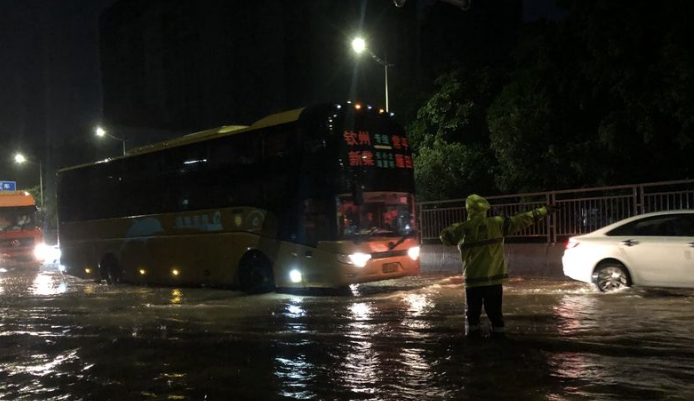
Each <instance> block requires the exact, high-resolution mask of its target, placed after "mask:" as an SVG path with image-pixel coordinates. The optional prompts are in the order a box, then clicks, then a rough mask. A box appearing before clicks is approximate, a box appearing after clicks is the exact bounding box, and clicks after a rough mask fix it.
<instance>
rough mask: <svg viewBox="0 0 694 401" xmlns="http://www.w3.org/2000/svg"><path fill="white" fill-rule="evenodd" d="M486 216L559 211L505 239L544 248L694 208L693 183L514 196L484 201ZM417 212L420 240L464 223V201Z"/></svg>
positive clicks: (422, 204)
mask: <svg viewBox="0 0 694 401" xmlns="http://www.w3.org/2000/svg"><path fill="white" fill-rule="evenodd" d="M486 199H487V200H488V201H489V203H490V204H491V206H492V208H491V210H490V211H489V213H488V215H490V216H512V215H514V214H517V213H521V212H525V211H529V210H531V209H534V208H537V207H541V206H543V205H547V204H553V205H557V206H560V207H561V209H560V210H559V211H558V212H556V213H555V214H553V215H551V216H549V217H548V218H547V219H545V222H544V224H537V225H534V226H531V227H529V228H528V229H526V230H524V231H522V232H518V233H515V234H513V235H510V236H509V237H517V238H544V239H546V241H547V242H548V243H554V242H557V240H558V239H559V240H561V239H563V238H566V237H569V236H573V235H580V234H585V233H589V232H591V231H595V230H597V229H599V228H601V227H604V226H606V225H608V224H611V223H614V222H616V221H619V220H622V219H625V218H627V217H630V216H635V215H638V214H642V213H648V212H655V211H662V210H678V209H694V180H680V181H666V182H655V183H647V184H636V185H619V186H611V187H595V188H580V189H570V190H562V191H550V192H535V193H525V194H517V195H502V196H489V197H486ZM417 212H418V216H419V221H420V224H421V227H422V238H423V239H436V238H438V237H439V233H440V232H441V230H443V229H444V228H445V227H447V226H448V225H450V224H453V223H456V222H461V221H465V219H466V218H467V213H466V212H465V199H452V200H445V201H433V202H420V203H418V204H417Z"/></svg>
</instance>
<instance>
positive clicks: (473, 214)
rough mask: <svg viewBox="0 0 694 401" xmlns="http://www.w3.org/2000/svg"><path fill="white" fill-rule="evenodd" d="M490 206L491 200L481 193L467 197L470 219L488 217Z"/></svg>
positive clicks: (466, 203) (466, 204) (466, 202)
mask: <svg viewBox="0 0 694 401" xmlns="http://www.w3.org/2000/svg"><path fill="white" fill-rule="evenodd" d="M489 208H490V206H489V202H487V200H486V199H484V198H483V197H481V196H479V195H475V194H472V195H470V196H468V197H467V199H465V209H466V210H467V219H468V220H472V219H475V218H481V217H486V216H487V210H489Z"/></svg>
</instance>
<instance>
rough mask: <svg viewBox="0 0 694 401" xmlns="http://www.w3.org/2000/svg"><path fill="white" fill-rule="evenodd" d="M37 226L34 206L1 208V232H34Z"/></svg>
mask: <svg viewBox="0 0 694 401" xmlns="http://www.w3.org/2000/svg"><path fill="white" fill-rule="evenodd" d="M37 226H38V221H37V218H36V208H35V207H34V206H17V207H3V208H0V232H5V231H24V230H34V229H35V228H36V227H37Z"/></svg>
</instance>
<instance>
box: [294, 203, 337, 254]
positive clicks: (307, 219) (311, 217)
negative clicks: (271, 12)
mask: <svg viewBox="0 0 694 401" xmlns="http://www.w3.org/2000/svg"><path fill="white" fill-rule="evenodd" d="M298 228H299V233H300V234H299V237H298V238H297V239H298V242H300V243H302V244H305V245H309V246H314V247H315V246H316V245H318V239H320V238H328V236H329V234H330V229H329V224H328V216H327V214H326V211H325V202H324V201H323V200H322V199H305V200H304V201H303V213H302V215H301V217H300V221H299V227H298Z"/></svg>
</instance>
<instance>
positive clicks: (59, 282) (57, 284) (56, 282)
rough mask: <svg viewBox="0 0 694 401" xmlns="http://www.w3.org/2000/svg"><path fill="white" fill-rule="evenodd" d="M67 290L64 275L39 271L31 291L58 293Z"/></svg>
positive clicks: (35, 293)
mask: <svg viewBox="0 0 694 401" xmlns="http://www.w3.org/2000/svg"><path fill="white" fill-rule="evenodd" d="M66 291H67V285H66V284H65V281H63V279H62V277H59V276H55V275H52V274H48V273H39V274H38V275H37V276H36V278H35V279H34V283H33V285H32V287H31V292H32V293H33V294H34V295H56V294H63V293H65V292H66Z"/></svg>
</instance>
